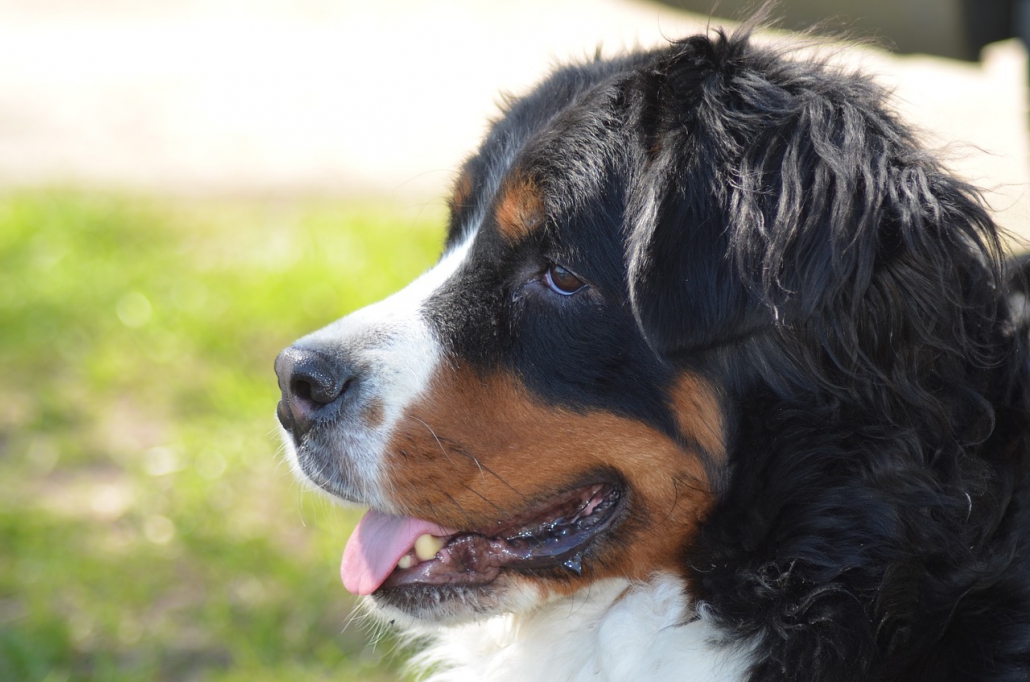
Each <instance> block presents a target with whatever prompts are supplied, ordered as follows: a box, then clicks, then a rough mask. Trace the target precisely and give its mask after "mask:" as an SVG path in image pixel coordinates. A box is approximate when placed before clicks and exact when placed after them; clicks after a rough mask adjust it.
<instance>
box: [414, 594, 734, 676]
mask: <svg viewBox="0 0 1030 682" xmlns="http://www.w3.org/2000/svg"><path fill="white" fill-rule="evenodd" d="M696 611H701V613H700V614H699V613H697V612H696ZM430 642H431V643H430V645H429V647H428V648H427V649H426V650H425V651H424V652H423V653H422V654H420V655H419V656H418V657H416V658H415V660H414V661H412V664H413V665H414V666H415V668H416V669H419V670H423V671H424V670H429V671H431V672H430V673H429V675H428V676H427V677H426V678H424V679H425V680H426V682H473V681H474V682H480V681H481V680H491V681H492V682H509V681H511V682H514V681H516V680H518V681H523V680H563V681H568V682H580V681H581V680H582V681H586V680H590V681H591V682H598V681H599V680H611V681H614V680H649V681H653V682H663V681H665V680H670V681H671V680H677V682H682V681H684V680H687V681H694V680H697V681H698V682H701V681H703V682H737V681H739V680H742V679H744V677H745V673H746V670H747V663H748V655H747V652H746V650H744V649H743V648H741V647H740V646H739V645H730V644H727V643H726V642H725V636H723V635H721V634H720V632H719V631H718V630H717V629H716V628H715V627H714V626H713V625H712V624H711V623H710V622H709V621H707V620H706V619H705V618H704V616H703V609H698V610H695V609H693V608H691V606H690V604H689V601H688V599H687V596H686V591H685V586H684V585H683V582H682V581H681V580H679V579H678V578H675V577H673V576H669V575H660V576H656V577H655V578H654V579H652V580H651V581H650V582H648V583H633V584H631V583H628V582H626V581H623V580H613V581H606V582H603V583H599V584H594V585H592V586H591V587H589V588H588V589H586V590H583V591H581V592H579V593H576V594H574V595H572V596H569V597H562V598H556V599H552V600H550V601H548V602H547V603H546V604H544V605H543V606H541V607H539V608H537V609H535V610H533V611H531V612H529V613H526V614H520V615H514V614H506V615H502V616H495V617H493V618H490V619H488V620H485V621H481V622H477V623H472V624H468V625H461V626H455V627H448V628H444V629H443V630H442V631H437V632H435V633H433V634H431V635H430Z"/></svg>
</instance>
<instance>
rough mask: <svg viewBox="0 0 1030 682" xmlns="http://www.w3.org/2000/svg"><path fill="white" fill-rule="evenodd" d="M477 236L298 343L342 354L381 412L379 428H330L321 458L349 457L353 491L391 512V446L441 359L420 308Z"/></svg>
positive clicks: (298, 468) (363, 396)
mask: <svg viewBox="0 0 1030 682" xmlns="http://www.w3.org/2000/svg"><path fill="white" fill-rule="evenodd" d="M474 236H475V235H474V233H473V234H472V235H470V236H469V237H468V238H467V239H466V240H465V241H464V242H463V243H462V244H461V245H459V246H457V247H456V248H454V249H452V250H451V251H450V252H448V253H447V254H446V255H445V256H444V257H443V258H442V259H441V260H440V262H439V263H437V265H436V266H434V267H433V268H432V269H430V270H428V271H427V272H426V273H424V274H423V275H422V276H421V277H419V278H418V279H416V280H415V281H413V282H412V283H411V284H409V285H408V286H407V287H405V288H404V289H402V290H401V291H398V292H397V293H395V294H393V295H392V296H389V297H388V298H385V299H383V300H382V301H379V302H378V303H373V304H372V305H369V306H367V307H365V308H362V309H360V310H358V311H355V312H354V313H351V314H350V315H348V316H346V317H344V318H341V319H339V320H337V321H336V322H333V323H332V324H330V325H328V326H326V327H323V328H322V329H320V330H318V331H316V332H314V333H312V334H309V335H308V336H305V337H303V338H302V339H300V340H298V341H297V342H296V343H295V344H294V345H296V346H299V347H301V348H307V349H319V350H322V351H324V352H326V353H328V354H330V355H339V356H340V357H345V358H346V361H347V362H349V363H350V364H351V365H352V366H353V368H354V372H355V379H356V384H358V386H359V389H358V390H359V392H360V396H359V397H360V400H361V401H362V404H364V405H370V404H375V405H377V406H378V407H379V408H380V409H381V415H382V419H381V420H379V423H377V424H375V425H367V424H357V425H355V424H353V423H351V424H350V426H349V428H346V429H345V428H342V427H341V426H338V425H337V426H334V425H329V426H328V428H331V429H334V431H332V432H330V433H327V434H320V435H321V437H322V438H323V440H331V441H333V444H334V447H333V450H334V452H332V453H325V452H322V453H320V454H319V456H322V457H325V456H326V455H327V454H330V455H331V456H335V457H345V458H347V460H348V467H347V469H348V472H349V473H350V475H352V476H354V477H355V479H356V480H354V481H352V482H351V486H352V488H353V490H354V492H355V494H356V495H357V496H359V497H361V498H363V499H362V500H361V501H362V502H364V503H365V504H368V505H370V506H373V507H375V508H377V509H381V510H384V511H385V510H389V509H391V507H392V505H391V504H390V501H389V500H388V499H386V498H385V496H384V490H383V483H384V482H385V478H384V475H383V469H384V448H385V446H386V443H387V442H388V440H389V437H390V434H391V433H392V431H393V428H394V426H395V425H396V424H397V421H398V420H399V419H400V418H401V416H402V415H403V414H404V411H405V409H406V408H407V407H408V406H409V405H411V404H412V403H413V402H414V401H416V400H417V399H418V397H419V396H420V395H422V393H423V392H424V391H425V390H426V388H427V387H428V385H429V381H430V379H431V378H432V376H433V374H434V373H435V372H436V370H437V367H438V366H439V364H440V362H441V360H442V357H443V352H442V347H441V345H440V342H439V341H438V339H437V338H436V336H435V334H434V333H433V330H432V329H431V328H430V326H429V324H428V323H427V321H426V319H425V317H424V315H423V314H422V309H423V306H424V304H425V302H426V301H427V300H428V299H429V298H430V297H431V296H432V295H433V293H435V292H436V291H437V290H439V289H440V287H441V286H442V285H443V284H444V283H445V282H446V281H447V280H448V279H450V277H451V276H452V275H454V273H455V272H456V271H457V270H458V268H459V267H460V265H461V263H462V262H464V260H465V258H466V257H467V255H468V252H469V249H470V248H471V245H472V241H473V239H474ZM359 410H360V407H359V408H358V410H356V411H359ZM315 428H316V429H318V428H326V427H315ZM284 440H285V442H286V446H287V450H288V451H289V454H290V459H291V465H292V466H293V468H294V470H295V472H296V473H298V474H299V475H300V477H301V478H302V479H304V478H309V475H308V473H307V472H306V471H305V469H304V464H302V463H301V460H302V459H304V458H299V457H298V452H297V451H296V446H295V445H294V443H293V439H292V438H291V437H290V436H289V434H288V433H286V432H285V431H284ZM336 445H338V446H339V447H338V448H337V447H335V446H336ZM302 447H304V445H302Z"/></svg>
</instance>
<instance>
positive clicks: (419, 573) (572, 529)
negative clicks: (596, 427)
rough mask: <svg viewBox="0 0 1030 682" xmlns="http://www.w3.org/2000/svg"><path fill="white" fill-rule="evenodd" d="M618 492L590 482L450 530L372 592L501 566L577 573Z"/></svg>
mask: <svg viewBox="0 0 1030 682" xmlns="http://www.w3.org/2000/svg"><path fill="white" fill-rule="evenodd" d="M622 497H623V495H622V489H621V488H620V487H618V486H615V485H613V484H610V483H595V484H592V485H589V486H585V487H579V488H576V489H574V490H571V491H569V492H566V493H563V494H561V495H559V496H557V497H552V498H550V499H549V500H548V501H546V502H544V503H543V504H542V505H536V506H534V507H532V508H531V509H530V510H529V511H527V512H524V513H522V514H519V515H518V517H516V518H514V519H511V520H505V521H501V522H498V523H497V524H494V525H493V526H492V527H491V528H489V529H481V530H479V531H475V532H461V533H456V534H454V535H450V536H448V537H447V538H445V540H446V544H445V545H444V547H443V548H442V549H441V550H440V551H439V552H438V553H437V555H436V557H434V558H433V559H430V560H428V561H423V562H420V563H417V564H416V565H414V566H412V567H411V568H407V569H402V568H399V567H398V568H396V569H394V570H393V572H392V573H390V575H389V576H388V577H387V578H386V580H385V581H384V582H383V584H382V585H381V586H380V588H379V589H378V590H376V592H377V593H380V592H383V593H386V592H389V591H391V590H403V589H404V588H405V587H411V586H415V585H418V586H422V587H425V586H432V585H460V586H477V585H486V584H489V583H491V582H493V581H494V580H496V579H497V576H498V575H499V574H500V572H501V570H502V569H505V570H514V571H532V570H539V569H549V568H556V567H559V566H564V567H565V568H567V569H568V570H571V571H573V572H575V573H577V574H578V573H580V572H581V571H582V554H583V552H584V551H585V550H586V549H587V546H588V545H589V544H590V543H591V542H592V541H593V540H594V539H595V538H596V537H597V536H598V535H599V534H600V533H601V532H603V531H604V530H606V529H607V528H609V527H610V526H611V525H612V522H613V521H614V519H615V517H616V511H617V509H618V508H619V507H620V504H619V503H620V501H621V499H622Z"/></svg>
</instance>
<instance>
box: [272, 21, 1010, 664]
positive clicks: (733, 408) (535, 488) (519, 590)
mask: <svg viewBox="0 0 1030 682" xmlns="http://www.w3.org/2000/svg"><path fill="white" fill-rule="evenodd" d="M750 34H751V30H750V29H746V28H745V29H740V30H738V31H735V32H732V33H727V32H724V31H716V30H712V31H709V32H707V33H705V34H703V35H698V36H694V37H690V38H687V39H685V40H681V41H677V42H674V43H670V44H669V45H667V46H665V47H662V48H660V49H657V50H653V51H642V52H636V53H630V54H627V55H625V56H621V57H616V58H597V59H595V60H594V61H590V62H587V63H581V64H572V65H568V66H564V67H561V68H558V69H557V70H556V71H554V72H553V73H552V74H551V75H550V76H549V77H548V78H546V80H544V81H543V82H542V83H541V84H539V85H538V86H537V87H536V88H535V89H534V90H532V91H531V92H529V93H528V94H526V95H525V96H522V97H519V98H517V99H514V100H513V101H511V102H509V103H508V104H507V105H506V108H505V111H504V113H503V115H502V116H501V117H500V118H499V119H498V120H497V121H495V122H494V123H493V125H492V127H491V129H490V130H489V132H488V134H487V135H486V137H485V140H484V141H483V143H482V146H481V147H480V148H479V150H478V151H477V152H476V153H475V154H473V155H472V156H471V157H470V158H469V159H468V160H467V161H466V162H465V163H464V165H463V167H462V169H461V171H460V175H459V176H458V179H457V181H456V183H455V185H454V191H453V195H452V196H451V199H450V222H449V230H448V234H447V238H446V245H445V247H444V249H443V255H442V257H441V258H440V260H439V262H438V263H437V264H436V265H435V266H434V267H433V268H431V269H430V270H429V271H428V272H427V273H425V274H424V275H422V276H421V277H419V278H418V279H416V280H414V281H413V282H412V283H411V284H410V285H409V286H407V287H406V288H405V289H403V290H402V291H400V292H399V293H396V294H394V295H392V296H390V297H388V298H386V299H385V300H383V301H381V302H379V303H376V304H373V305H371V306H369V307H367V308H364V309H362V310H359V311H357V312H354V313H353V314H351V315H348V316H347V317H345V318H343V319H341V320H339V321H337V322H334V323H332V324H330V325H329V326H327V327H325V328H324V329H322V330H320V331H316V332H314V333H312V334H310V335H309V336H305V337H304V338H302V339H300V340H299V341H297V342H296V343H295V344H294V345H292V346H290V347H289V348H287V349H286V350H284V351H283V352H282V353H281V354H280V355H279V357H278V358H277V359H276V372H277V374H278V380H279V386H280V389H281V391H282V399H281V401H280V402H279V405H278V410H277V414H278V418H279V420H280V422H281V424H282V426H283V429H284V435H285V441H286V443H287V448H288V450H289V452H290V455H289V456H290V458H291V459H292V461H293V464H294V466H295V469H296V470H297V472H298V474H299V475H300V476H301V477H302V478H303V479H304V480H306V481H308V482H310V483H311V484H313V486H314V487H317V488H318V489H320V490H322V491H324V492H327V493H328V494H329V495H331V496H332V497H334V498H337V499H339V500H345V501H348V502H353V503H357V504H360V505H365V506H367V507H369V508H370V511H368V513H367V514H366V515H365V517H364V518H363V519H362V520H361V521H360V523H359V524H358V526H357V528H356V530H355V531H354V534H353V536H352V537H351V538H350V540H349V542H348V543H347V546H346V548H345V550H344V556H343V562H342V568H341V573H342V578H343V582H344V584H345V586H346V587H347V589H348V590H350V591H351V592H353V593H355V594H358V595H364V596H366V597H367V601H368V602H370V606H371V608H372V610H373V611H374V612H375V613H376V614H377V616H378V617H380V618H381V619H383V620H384V621H386V622H389V623H391V624H394V625H396V626H397V627H399V628H400V629H401V630H402V631H403V632H406V633H408V634H409V635H410V636H412V637H416V638H421V639H420V641H426V642H428V644H427V647H426V648H425V649H424V651H423V652H422V653H421V654H418V655H417V657H416V660H415V665H416V666H417V667H419V668H421V669H423V671H424V672H425V673H426V674H428V676H429V679H431V680H433V681H436V682H442V681H445V680H447V681H451V680H454V681H457V680H477V681H478V680H493V681H498V680H500V681H504V680H563V681H580V680H648V681H651V682H654V681H659V682H661V681H666V680H704V681H706V682H709V681H727V682H728V681H743V680H748V681H750V682H771V681H773V680H776V681H780V680H806V681H810V680H832V681H835V682H840V681H848V680H896V681H905V682H912V681H918V680H927V681H930V680H932V681H934V682H943V681H958V680H996V681H1001V680H1026V679H1030V572H1028V560H1030V546H1028V529H1030V523H1028V518H1027V516H1028V501H1030V495H1028V487H1027V486H1028V455H1030V450H1028V440H1027V434H1028V428H1030V419H1028V416H1030V415H1028V404H1027V385H1028V364H1027V323H1026V319H1025V318H1026V315H1025V314H1024V313H1023V308H1024V307H1025V306H1023V305H1022V304H1021V303H1019V301H1025V297H1024V294H1023V292H1024V291H1025V287H1023V286H1021V285H1019V286H1016V285H1013V284H1012V282H1013V281H1016V282H1018V281H1021V279H1022V278H1021V277H1019V276H1013V275H1008V274H1006V271H1007V269H1009V268H1008V266H1007V264H1006V263H1005V260H1004V256H1003V252H1002V248H1001V246H1000V238H999V228H997V227H996V226H995V224H994V223H993V222H992V219H991V218H990V216H989V215H988V213H987V211H986V210H985V208H984V205H983V202H982V201H981V199H980V198H979V195H978V194H977V192H976V190H975V189H974V188H972V187H971V186H969V185H967V184H965V183H963V182H961V181H959V180H958V179H956V178H955V177H953V176H952V175H950V174H949V173H948V172H947V171H946V170H945V169H944V168H943V167H942V165H941V164H940V163H939V162H938V161H937V160H936V159H935V158H934V157H933V155H931V154H930V153H928V152H927V151H925V150H924V149H922V148H921V147H920V145H919V144H918V143H917V141H916V138H915V136H914V134H913V132H912V131H911V130H910V129H909V128H908V127H906V125H905V124H903V123H902V122H901V121H900V120H899V119H898V117H897V116H896V115H895V114H894V113H893V112H892V110H891V109H890V107H889V105H888V104H887V101H886V99H887V98H886V96H885V94H884V92H883V91H882V90H881V89H880V88H878V87H877V86H875V85H874V84H872V83H871V82H870V81H869V80H867V79H866V78H864V77H861V76H859V75H854V74H850V73H845V72H844V71H843V70H842V69H840V68H835V67H833V66H832V65H829V64H828V63H827V62H826V61H825V60H824V61H820V60H819V59H818V58H816V59H812V58H796V57H795V56H793V55H792V54H791V53H790V51H789V50H786V49H777V48H775V47H760V46H756V45H755V43H754V41H752V40H751V36H750ZM1017 275H1018V273H1017Z"/></svg>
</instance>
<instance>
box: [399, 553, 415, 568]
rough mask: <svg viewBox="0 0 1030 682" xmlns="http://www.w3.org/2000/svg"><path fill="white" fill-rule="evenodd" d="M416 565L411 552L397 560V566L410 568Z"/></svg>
mask: <svg viewBox="0 0 1030 682" xmlns="http://www.w3.org/2000/svg"><path fill="white" fill-rule="evenodd" d="M414 565H415V558H414V557H413V556H411V555H410V554H405V555H404V556H402V557H401V560H400V561H398V562H397V568H400V569H409V568H411V567H412V566H414Z"/></svg>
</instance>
